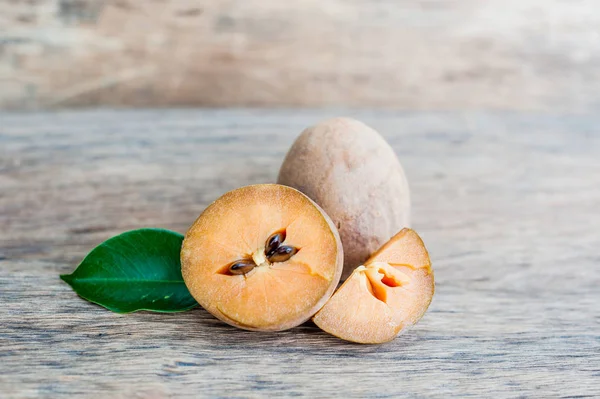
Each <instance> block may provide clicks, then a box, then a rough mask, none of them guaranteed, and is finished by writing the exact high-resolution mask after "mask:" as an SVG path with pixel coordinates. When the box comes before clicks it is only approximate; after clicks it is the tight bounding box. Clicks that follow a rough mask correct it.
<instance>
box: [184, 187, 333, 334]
mask: <svg viewBox="0 0 600 399" xmlns="http://www.w3.org/2000/svg"><path fill="white" fill-rule="evenodd" d="M181 267H182V274H183V278H184V280H185V283H186V285H187V287H188V289H189V290H190V293H191V294H192V296H193V297H194V298H195V299H196V300H197V301H198V303H200V305H201V306H202V307H204V308H205V309H206V310H207V311H209V312H210V313H212V314H213V315H214V316H216V317H217V318H219V319H221V320H223V321H224V322H226V323H228V324H231V325H233V326H236V327H240V328H243V329H247V330H259V331H280V330H285V329H288V328H292V327H295V326H297V325H299V324H302V323H303V322H305V321H306V320H308V319H309V318H310V317H311V316H312V315H314V314H315V312H317V311H318V310H319V309H320V308H321V307H322V306H323V304H324V303H325V302H326V301H327V299H329V297H331V294H332V293H333V291H334V290H335V287H336V286H337V284H338V282H339V280H340V276H341V273H342V268H343V250H342V246H341V242H340V238H339V235H338V232H337V229H336V228H335V226H334V225H333V222H332V221H331V220H330V219H329V217H328V216H327V215H326V214H325V212H324V211H323V210H322V209H321V208H320V207H319V206H318V205H317V204H315V203H314V202H313V201H312V200H310V199H309V198H308V197H307V196H305V195H304V194H302V193H301V192H299V191H297V190H295V189H293V188H290V187H286V186H281V185H278V184H259V185H254V186H247V187H242V188H239V189H236V190H233V191H230V192H228V193H226V194H225V195H223V196H222V197H221V198H219V199H217V200H216V201H215V202H213V203H212V204H211V205H210V206H208V208H206V210H205V211H204V212H203V213H202V214H201V215H200V217H198V219H197V220H196V222H194V224H193V225H192V227H190V229H189V230H188V232H187V234H186V236H185V239H184V241H183V246H182V249H181Z"/></svg>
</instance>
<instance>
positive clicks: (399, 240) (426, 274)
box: [313, 229, 434, 343]
mask: <svg viewBox="0 0 600 399" xmlns="http://www.w3.org/2000/svg"><path fill="white" fill-rule="evenodd" d="M433 292H434V281H433V272H432V270H431V263H430V260H429V254H428V253H427V250H426V249H425V245H424V244H423V241H422V240H421V238H420V237H419V236H418V235H417V233H415V232H414V231H413V230H411V229H403V230H402V231H400V232H399V233H398V234H396V235H395V236H394V237H392V238H391V239H390V241H389V242H388V243H386V244H385V245H384V246H383V247H381V249H379V250H378V251H377V252H375V253H374V254H373V255H372V256H371V257H370V258H369V259H368V260H367V262H365V265H364V266H359V267H358V268H357V269H355V270H354V272H353V273H352V275H351V276H350V277H349V278H348V279H347V280H346V282H344V284H343V285H342V286H341V287H340V288H339V289H338V290H337V292H336V293H335V294H334V295H333V297H332V298H331V299H330V300H329V301H328V302H327V303H326V304H325V306H323V308H322V309H321V310H320V311H319V312H318V313H317V314H316V315H315V316H314V317H313V321H314V322H315V324H316V325H317V326H319V327H320V328H321V329H323V330H324V331H326V332H328V333H330V334H332V335H335V336H337V337H340V338H342V339H345V340H348V341H353V342H359V343H383V342H387V341H391V340H392V339H394V338H395V337H396V336H397V335H398V333H399V332H400V331H402V330H403V329H404V328H405V327H407V326H409V325H412V324H414V323H416V322H417V321H418V320H419V319H420V318H421V317H422V316H423V314H424V313H425V311H426V310H427V307H428V306H429V303H430V302H431V299H432V297H433Z"/></svg>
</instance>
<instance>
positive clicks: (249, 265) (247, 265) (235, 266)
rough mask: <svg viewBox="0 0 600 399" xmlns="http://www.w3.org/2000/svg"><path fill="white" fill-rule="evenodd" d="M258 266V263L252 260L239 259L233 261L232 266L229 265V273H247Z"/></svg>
mask: <svg viewBox="0 0 600 399" xmlns="http://www.w3.org/2000/svg"><path fill="white" fill-rule="evenodd" d="M254 267H256V264H255V263H254V262H253V261H252V260H246V259H242V260H238V261H236V262H233V263H232V264H231V266H229V273H231V274H246V273H249V272H250V271H251V270H252V269H254Z"/></svg>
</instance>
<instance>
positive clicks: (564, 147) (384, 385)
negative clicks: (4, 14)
mask: <svg viewBox="0 0 600 399" xmlns="http://www.w3.org/2000/svg"><path fill="white" fill-rule="evenodd" d="M339 114H345V115H349V116H355V117H358V118H360V119H362V120H364V121H366V122H367V123H370V124H371V125H373V126H374V127H375V128H377V129H379V130H380V131H381V132H382V133H383V134H384V136H386V137H387V138H388V139H389V141H390V142H391V144H392V146H393V147H394V148H395V150H396V151H397V153H398V155H399V156H400V159H401V160H402V162H403V164H404V166H405V168H406V172H407V175H408V177H409V180H410V183H411V187H412V190H413V191H412V197H413V202H414V217H413V220H414V227H415V228H416V229H417V230H418V231H419V232H420V233H421V234H422V236H423V237H424V239H425V242H426V243H427V245H428V247H429V249H430V252H431V256H432V260H433V265H434V268H435V273H436V280H437V292H436V296H435V297H434V300H433V303H432V306H431V308H430V310H429V312H428V313H427V314H426V315H425V317H424V318H423V320H422V321H421V322H420V323H419V324H417V325H416V326H415V327H414V328H413V329H412V330H410V331H408V332H407V333H406V334H404V335H402V336H400V337H399V338H397V339H396V340H395V341H393V342H391V343H389V344H385V345H381V346H360V345H354V344H349V343H346V342H343V341H341V340H338V339H336V338H334V337H331V336H328V335H327V334H325V333H323V332H321V331H320V330H318V329H317V328H316V327H315V326H314V325H311V324H307V325H304V326H301V327H299V328H296V329H293V330H291V331H287V332H282V333H270V334H261V333H251V332H245V331H241V330H237V329H235V328H232V327H229V326H227V325H225V324H223V323H221V322H219V321H217V320H216V319H214V318H213V317H212V316H210V315H209V314H208V313H207V312H205V311H204V310H202V309H196V310H193V311H190V312H187V313H181V314H171V315H165V314H151V313H146V312H141V313H134V314H129V315H118V314H114V313H111V312H109V311H107V310H105V309H103V308H100V307H98V306H95V305H93V304H90V303H88V302H86V301H84V300H82V299H80V298H78V297H77V296H76V294H75V293H74V292H73V291H72V290H71V289H70V288H69V287H68V286H67V285H66V284H65V283H63V282H62V281H60V280H59V278H58V275H59V273H66V272H70V271H71V270H72V269H74V268H75V267H76V265H77V264H78V262H79V261H80V260H81V259H82V257H83V256H84V255H85V254H86V253H87V252H88V251H89V250H91V249H92V248H93V247H94V246H95V245H97V244H98V243H100V242H101V241H103V240H104V239H106V238H108V237H110V236H112V235H114V234H117V233H119V232H122V231H125V230H128V229H133V228H138V227H143V226H159V227H164V228H169V229H173V230H177V231H180V232H184V231H185V230H186V228H187V227H188V226H189V225H190V224H191V223H192V221H193V220H194V219H195V217H196V216H197V215H198V214H199V213H200V212H201V211H202V210H203V209H204V207H205V206H206V205H207V204H208V203H209V202H210V201H212V200H213V199H215V198H217V197H218V196H219V195H220V194H222V193H224V192H225V191H227V190H229V189H233V188H235V187H238V186H241V185H245V184H250V183H259V182H272V181H274V180H275V177H276V174H277V170H278V167H279V165H280V162H281V161H282V159H283V156H284V153H285V151H286V149H287V148H288V146H289V145H290V144H291V142H292V140H293V139H294V137H295V136H296V135H297V134H298V133H299V132H300V130H301V129H302V128H303V127H305V126H307V125H309V124H312V123H314V122H316V121H317V120H319V119H322V118H325V117H327V116H334V115H336V116H337V115H339ZM599 122H600V120H599V119H598V116H597V115H593V116H585V115H580V116H568V115H564V116H558V115H540V114H523V113H521V114H519V113H495V114H494V113H386V112H369V111H360V112H358V111H350V112H341V111H331V112H329V111H318V112H314V111H300V112H295V111H286V110H279V111H273V110H264V111H257V110H232V111H220V110H213V111H209V110H199V111H193V110H173V111H138V112H125V111H121V112H115V111H110V110H105V111H94V112H64V113H55V114H51V113H33V114H27V113H23V114H1V113H0V298H1V304H0V305H1V306H0V321H1V324H0V392H1V395H0V396H2V398H28V397H48V398H57V397H66V396H75V395H76V396H82V397H110V398H120V397H123V398H131V397H143V398H163V397H267V396H271V397H280V396H297V395H304V396H306V397H311V398H313V397H333V396H335V397H344V398H350V397H381V398H383V397H390V398H392V397H393V398H397V397H439V398H446V397H449V396H460V397H465V396H471V397H493V398H504V397H540V398H542V397H543V398H553V397H564V398H583V397H598V396H599V395H600V257H599V255H598V254H599V251H598V248H600V234H599V232H598V228H599V226H600V212H599V211H598V206H599V205H600V132H599V131H598V130H599V126H600V123H599ZM357 189H360V188H359V187H357Z"/></svg>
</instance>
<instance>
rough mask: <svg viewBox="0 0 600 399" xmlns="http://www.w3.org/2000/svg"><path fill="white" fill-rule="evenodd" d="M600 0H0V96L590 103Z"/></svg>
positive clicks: (54, 101)
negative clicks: (598, 1)
mask: <svg viewBox="0 0 600 399" xmlns="http://www.w3.org/2000/svg"><path fill="white" fill-rule="evenodd" d="M599 62H600V7H598V4H597V1H596V0H577V1H564V0H486V1H480V0H446V1H439V0H410V1H409V0H404V1H397V0H354V1H346V0H328V1H316V0H288V1H284V2H282V1H279V0H137V1H134V0H0V108H11V109H23V108H25V109H32V108H33V109H36V108H40V107H42V108H46V107H52V108H56V107H73V106H78V107H79V106H95V105H112V106H172V105H210V106H248V105H253V106H256V105H258V106H264V105H267V106H268V105H271V106H282V105H283V106H285V105H287V106H317V105H330V106H331V105H337V106H339V105H342V106H363V107H364V106H374V107H382V106H383V107H390V108H403V109H426V110H427V109H464V108H470V109H504V110H505V109H509V110H521V109H526V110H553V111H556V110H570V111H575V110H577V111H581V110H583V111H585V110H595V109H597V108H598V105H599V104H600V100H599V96H598V93H599V92H600V84H599V83H598V82H600V69H599V68H598V67H597V65H598V63H599Z"/></svg>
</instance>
